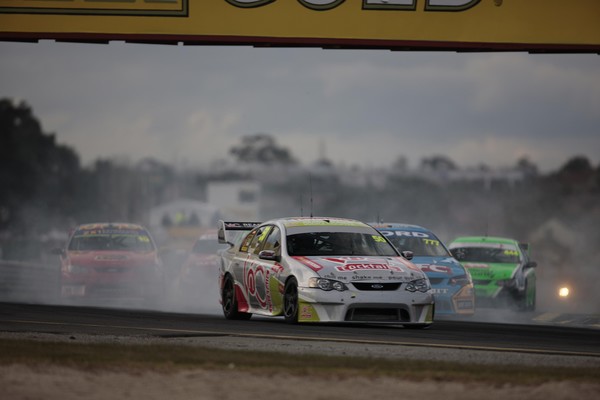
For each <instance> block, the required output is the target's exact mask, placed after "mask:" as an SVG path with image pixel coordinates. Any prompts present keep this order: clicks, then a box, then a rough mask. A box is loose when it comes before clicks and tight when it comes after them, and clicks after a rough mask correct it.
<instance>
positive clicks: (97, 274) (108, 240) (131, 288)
mask: <svg viewBox="0 0 600 400" xmlns="http://www.w3.org/2000/svg"><path fill="white" fill-rule="evenodd" d="M58 253H59V254H60V260H61V297H62V298H63V299H70V300H76V299H105V300H113V299H125V298H136V299H143V300H144V301H146V302H148V303H149V304H157V303H158V302H159V301H161V300H162V298H163V296H164V292H165V279H164V270H163V266H162V262H161V260H160V258H159V257H158V253H157V248H156V245H155V243H154V240H153V239H152V237H151V235H150V233H149V232H148V231H147V230H146V229H145V228H144V227H142V226H140V225H136V224H129V223H95V224H86V225H80V226H78V227H77V228H75V229H74V230H73V232H72V233H71V235H70V236H69V240H68V242H67V246H66V248H65V249H59V250H58Z"/></svg>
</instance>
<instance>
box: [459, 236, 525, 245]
mask: <svg viewBox="0 0 600 400" xmlns="http://www.w3.org/2000/svg"><path fill="white" fill-rule="evenodd" d="M452 243H500V244H518V241H517V240H515V239H510V238H504V237H497V236H461V237H457V238H456V239H454V240H453V241H452ZM452 243H451V244H450V245H452Z"/></svg>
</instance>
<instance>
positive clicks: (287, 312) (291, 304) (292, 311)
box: [283, 278, 299, 324]
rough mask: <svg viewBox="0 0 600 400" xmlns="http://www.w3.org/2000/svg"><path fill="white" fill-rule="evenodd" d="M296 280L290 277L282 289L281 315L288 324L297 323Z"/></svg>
mask: <svg viewBox="0 0 600 400" xmlns="http://www.w3.org/2000/svg"><path fill="white" fill-rule="evenodd" d="M298 308H299V305H298V281H297V280H296V278H290V279H288V281H287V282H286V283H285V289H284V291H283V317H284V318H285V322H287V323H288V324H297V323H298Z"/></svg>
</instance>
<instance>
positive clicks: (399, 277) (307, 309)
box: [218, 217, 434, 328]
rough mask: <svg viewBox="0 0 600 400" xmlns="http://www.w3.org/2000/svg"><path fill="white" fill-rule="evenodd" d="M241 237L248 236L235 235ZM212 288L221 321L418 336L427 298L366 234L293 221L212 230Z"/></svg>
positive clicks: (343, 224)
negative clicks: (391, 327) (396, 329)
mask: <svg viewBox="0 0 600 400" xmlns="http://www.w3.org/2000/svg"><path fill="white" fill-rule="evenodd" d="M241 230H247V231H249V232H248V233H247V234H245V235H240V234H239V232H240V231H241ZM218 237H219V241H220V242H221V243H228V244H229V249H227V250H224V251H221V252H220V266H219V275H220V276H219V282H220V291H221V304H222V308H223V314H224V315H225V317H226V318H227V319H249V318H250V317H251V316H252V315H253V314H257V315H263V316H282V317H283V318H284V319H285V321H286V322H288V323H298V322H302V323H304V322H313V323H314V322H349V323H350V322H360V323H386V324H398V325H403V326H404V327H407V328H426V327H428V326H430V325H431V324H432V322H433V317H434V298H433V294H432V293H431V285H430V283H429V280H428V278H427V276H426V275H425V273H423V272H422V271H421V270H420V269H419V268H418V267H416V266H415V265H414V264H413V263H411V262H410V261H409V260H408V259H407V258H406V256H408V254H405V255H402V254H401V253H399V252H398V250H396V248H395V247H394V246H392V245H391V243H390V242H389V241H388V240H387V239H386V238H385V237H384V236H383V235H382V234H381V233H379V232H378V231H377V230H376V229H374V228H373V227H371V226H369V225H367V224H365V223H362V222H359V221H356V220H352V219H343V218H324V217H320V218H313V217H310V218H309V217H296V218H280V219H273V220H270V221H267V222H264V223H260V224H258V223H242V222H240V223H238V222H224V221H220V222H219V230H218Z"/></svg>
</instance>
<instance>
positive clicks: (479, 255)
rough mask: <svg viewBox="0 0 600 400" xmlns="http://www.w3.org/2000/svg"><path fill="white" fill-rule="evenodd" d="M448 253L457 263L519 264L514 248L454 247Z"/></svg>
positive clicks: (517, 253)
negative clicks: (450, 253)
mask: <svg viewBox="0 0 600 400" xmlns="http://www.w3.org/2000/svg"><path fill="white" fill-rule="evenodd" d="M450 251H451V252H452V255H453V256H454V258H456V259H457V260H458V261H467V262H487V263H510V264H514V263H518V262H519V252H518V251H517V250H516V249H514V248H512V249H511V248H508V249H507V248H493V247H455V248H453V249H452V250H450Z"/></svg>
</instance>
